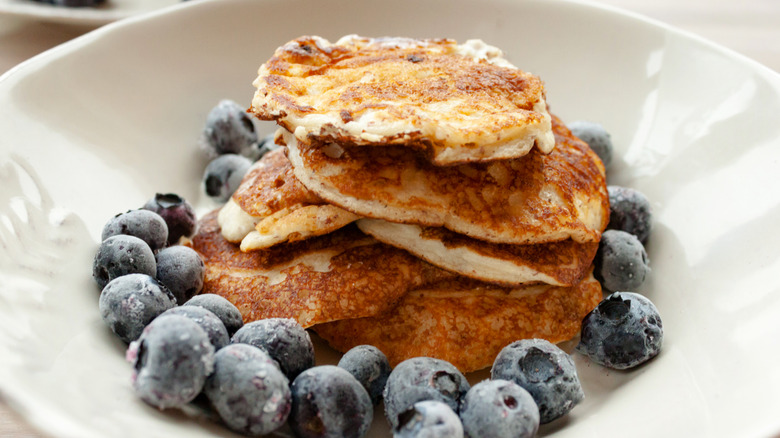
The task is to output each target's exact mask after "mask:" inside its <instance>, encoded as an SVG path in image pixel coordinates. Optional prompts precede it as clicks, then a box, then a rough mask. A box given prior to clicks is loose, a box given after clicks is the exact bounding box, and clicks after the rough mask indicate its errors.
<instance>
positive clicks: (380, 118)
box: [250, 35, 555, 165]
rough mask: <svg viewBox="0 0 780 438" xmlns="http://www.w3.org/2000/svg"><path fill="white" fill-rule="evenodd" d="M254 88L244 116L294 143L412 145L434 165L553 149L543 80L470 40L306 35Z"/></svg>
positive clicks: (280, 53)
mask: <svg viewBox="0 0 780 438" xmlns="http://www.w3.org/2000/svg"><path fill="white" fill-rule="evenodd" d="M254 86H255V87H256V88H257V90H256V92H255V95H254V98H253V100H252V107H251V108H250V110H251V111H252V112H253V113H254V114H255V115H256V116H257V117H259V118H260V119H262V120H276V122H277V123H279V124H280V125H281V126H283V127H285V128H286V129H287V130H288V131H290V132H293V133H294V134H295V136H296V137H297V138H298V139H299V140H301V141H311V140H312V139H316V140H318V141H330V142H336V143H339V144H342V145H355V146H366V145H369V146H376V145H400V146H402V147H412V148H415V149H420V150H425V151H426V152H427V154H428V157H429V159H430V160H431V161H432V162H433V163H435V164H437V165H449V164H455V163H463V162H473V161H486V160H496V159H507V158H517V157H521V156H523V155H525V154H527V153H528V151H529V150H531V149H532V148H533V146H534V145H536V148H537V149H538V150H540V151H541V152H543V153H549V152H550V151H551V150H552V148H553V147H554V145H555V143H554V140H553V136H552V133H551V127H550V115H549V113H548V112H547V104H546V103H545V93H544V86H543V83H542V81H541V80H540V79H539V78H538V77H536V76H534V75H532V74H530V73H527V72H524V71H522V70H519V69H518V68H516V67H514V66H513V65H512V64H510V63H509V62H508V61H507V60H505V59H504V58H503V54H502V52H501V51H500V50H499V49H497V48H495V47H492V46H489V45H487V44H485V43H483V42H481V41H478V40H470V41H467V42H466V43H464V44H461V45H458V44H457V43H456V42H455V41H453V40H447V39H431V40H414V39H409V38H377V39H372V38H362V37H358V36H355V35H349V36H346V37H343V38H341V39H340V40H339V41H337V42H336V43H335V44H333V43H330V42H329V41H327V40H325V39H323V38H320V37H316V36H304V37H300V38H298V39H295V40H293V41H290V42H289V43H287V44H285V45H283V46H281V47H279V48H278V49H277V50H276V51H275V52H274V54H273V56H272V57H271V59H270V60H268V61H267V62H266V63H265V64H263V65H262V66H261V67H260V69H259V72H258V77H257V79H256V80H255V81H254Z"/></svg>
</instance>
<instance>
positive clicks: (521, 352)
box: [490, 339, 585, 424]
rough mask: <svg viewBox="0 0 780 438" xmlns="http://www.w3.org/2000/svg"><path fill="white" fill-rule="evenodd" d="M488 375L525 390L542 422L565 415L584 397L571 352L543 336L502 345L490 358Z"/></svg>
mask: <svg viewBox="0 0 780 438" xmlns="http://www.w3.org/2000/svg"><path fill="white" fill-rule="evenodd" d="M490 376H491V379H493V380H499V379H500V380H509V381H512V382H514V383H516V384H518V385H520V386H521V387H523V388H524V389H525V390H526V391H528V392H529V393H530V394H531V397H533V399H534V401H535V402H536V405H537V407H538V408H539V419H540V422H541V423H543V424H544V423H549V422H551V421H553V420H555V419H556V418H558V417H561V416H563V415H566V414H567V413H568V412H569V411H571V410H572V408H574V406H575V405H577V404H578V403H579V402H581V401H582V399H584V398H585V394H584V393H583V392H582V386H581V385H580V379H579V377H578V376H577V369H576V368H575V367H574V361H572V359H571V356H569V355H568V354H566V352H565V351H563V350H561V349H560V348H558V347H557V346H556V345H554V344H552V343H550V342H548V341H546V340H544V339H524V340H520V341H515V342H513V343H511V344H509V345H507V346H506V347H504V348H503V349H502V350H501V352H500V353H498V356H496V360H495V361H494V362H493V368H492V369H491V370H490Z"/></svg>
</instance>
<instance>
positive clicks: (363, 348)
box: [338, 345, 392, 405]
mask: <svg viewBox="0 0 780 438" xmlns="http://www.w3.org/2000/svg"><path fill="white" fill-rule="evenodd" d="M338 366H339V367H341V368H344V369H345V370H347V371H349V373H350V374H352V375H353V376H355V378H356V379H357V381H358V382H360V384H361V385H363V387H364V388H366V391H368V395H369V396H370V397H371V402H373V403H374V405H377V404H379V402H380V401H381V400H382V392H383V391H384V390H385V383H387V378H388V377H389V376H390V372H391V371H392V368H391V367H390V362H388V360H387V356H385V354H384V353H382V352H381V351H379V349H378V348H376V347H374V346H373V345H358V346H357V347H354V348H352V349H350V350H349V351H347V352H346V353H344V355H343V356H341V360H339V363H338Z"/></svg>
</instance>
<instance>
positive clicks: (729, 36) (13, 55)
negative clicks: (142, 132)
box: [0, 0, 780, 438]
mask: <svg viewBox="0 0 780 438" xmlns="http://www.w3.org/2000/svg"><path fill="white" fill-rule="evenodd" d="M600 3H604V4H609V5H612V6H617V7H620V8H623V9H627V10H630V11H633V12H637V13H639V14H642V15H645V16H648V17H650V18H653V19H656V20H659V21H662V22H665V23H667V24H670V25H673V26H675V27H678V28H681V29H684V30H687V31H690V32H693V33H695V34H698V35H700V36H702V37H704V38H707V39H709V40H712V41H714V42H716V43H718V44H721V45H723V46H726V47H728V48H730V49H733V50H735V51H737V52H739V53H741V54H743V55H746V56H748V57H750V58H752V59H754V60H756V61H758V62H760V63H762V64H764V65H766V66H768V67H770V68H772V69H774V70H775V71H778V72H780V1H778V0H743V1H733V0H729V1H726V0H600ZM92 29H94V27H90V26H72V25H66V24H54V23H45V22H38V21H34V20H29V19H21V18H17V17H0V74H2V73H4V72H5V71H7V70H8V69H10V68H11V67H13V66H14V65H16V64H18V63H20V62H22V61H24V60H25V59H28V58H30V57H32V56H34V55H36V54H38V53H40V52H43V51H45V50H46V49H49V48H51V47H54V46H56V45H58V44H60V43H63V42H65V41H68V40H70V39H72V38H75V37H77V36H79V35H81V34H83V33H86V32H89V31H90V30H92ZM0 395H1V394H0ZM0 437H4V438H22V437H24V438H40V437H42V435H41V434H39V433H37V432H35V431H34V430H33V429H32V428H31V427H30V426H28V425H27V424H26V423H25V422H24V420H23V419H22V418H21V417H20V416H19V415H18V414H17V413H16V412H14V411H13V410H12V409H10V408H9V406H8V405H7V404H6V403H5V402H4V401H3V400H2V398H0Z"/></svg>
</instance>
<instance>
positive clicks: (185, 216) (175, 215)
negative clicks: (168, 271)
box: [143, 193, 198, 245]
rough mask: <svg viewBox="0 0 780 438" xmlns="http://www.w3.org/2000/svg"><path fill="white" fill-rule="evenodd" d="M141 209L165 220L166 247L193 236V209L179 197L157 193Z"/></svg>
mask: <svg viewBox="0 0 780 438" xmlns="http://www.w3.org/2000/svg"><path fill="white" fill-rule="evenodd" d="M143 208H144V209H145V210H151V211H153V212H155V213H157V214H159V215H160V216H162V218H163V219H165V223H166V224H168V245H174V244H176V243H178V242H179V239H181V238H182V237H190V236H192V235H193V234H195V229H196V228H197V226H198V220H197V218H196V217H195V209H194V208H192V205H190V203H189V202H187V201H186V200H185V199H184V198H182V197H181V196H179V195H176V194H174V193H157V194H156V195H154V198H152V199H150V200H149V201H147V202H146V204H144V206H143Z"/></svg>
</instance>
